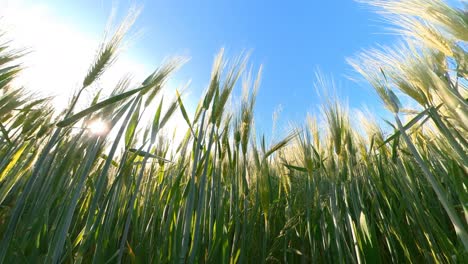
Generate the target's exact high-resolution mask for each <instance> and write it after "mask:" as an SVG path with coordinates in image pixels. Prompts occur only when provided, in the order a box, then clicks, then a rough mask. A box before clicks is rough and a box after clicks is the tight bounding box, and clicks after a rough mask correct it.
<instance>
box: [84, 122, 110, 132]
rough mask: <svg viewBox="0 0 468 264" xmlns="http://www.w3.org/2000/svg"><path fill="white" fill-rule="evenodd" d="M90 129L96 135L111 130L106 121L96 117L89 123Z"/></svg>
mask: <svg viewBox="0 0 468 264" xmlns="http://www.w3.org/2000/svg"><path fill="white" fill-rule="evenodd" d="M88 129H89V131H90V132H91V133H93V134H95V135H104V134H106V133H107V132H108V131H109V127H108V125H107V123H106V122H104V121H102V120H101V119H96V120H93V121H91V122H90V123H89V124H88Z"/></svg>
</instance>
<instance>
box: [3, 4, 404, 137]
mask: <svg viewBox="0 0 468 264" xmlns="http://www.w3.org/2000/svg"><path fill="white" fill-rule="evenodd" d="M132 4H137V5H142V6H143V11H142V13H141V15H140V17H139V19H138V20H137V23H136V25H135V28H136V29H141V30H143V35H141V36H140V37H138V38H137V39H136V40H135V41H132V44H131V45H130V47H129V49H128V51H126V53H125V55H124V56H123V57H122V60H121V64H120V65H117V66H116V67H117V68H118V70H117V71H116V73H115V74H114V75H112V76H111V78H112V79H117V74H123V73H124V72H126V71H129V72H133V73H134V74H135V75H136V76H137V77H140V76H141V77H143V76H145V75H146V74H147V73H149V72H150V71H151V70H152V69H154V68H155V67H156V66H158V65H160V63H161V61H162V60H163V58H165V57H168V56H170V55H184V56H188V57H190V58H191V60H190V61H189V62H188V63H187V64H186V65H185V66H184V67H183V68H182V69H181V70H180V71H179V72H177V73H176V75H175V79H176V81H174V82H173V83H174V84H175V85H178V84H180V83H184V82H185V81H188V80H191V81H192V82H191V85H190V87H189V88H188V91H189V95H188V96H187V97H186V98H185V100H186V101H187V104H188V105H190V106H191V107H194V105H195V103H196V102H197V101H198V99H199V97H200V96H201V94H202V92H203V90H204V89H205V88H206V86H207V84H208V81H209V78H210V71H211V64H212V61H213V58H214V56H215V54H216V53H217V52H218V51H219V50H220V48H222V47H224V48H226V51H227V55H228V57H233V56H236V55H238V54H240V52H241V51H243V50H251V51H252V56H251V59H250V63H252V64H253V65H254V66H255V67H257V68H258V66H259V65H260V64H263V66H264V71H263V76H262V84H261V86H260V90H259V93H258V98H257V106H256V109H255V111H256V126H257V130H258V131H259V132H265V133H267V134H269V133H270V130H271V123H272V122H271V120H272V114H273V112H274V111H275V110H276V109H277V108H278V107H279V106H281V108H282V112H281V114H280V122H279V124H280V126H283V127H284V126H285V125H286V124H287V122H289V121H292V122H297V123H300V122H302V121H303V120H304V119H305V117H306V113H307V112H310V113H317V112H318V109H319V105H320V103H321V102H322V101H323V100H321V99H320V98H319V96H318V95H317V93H316V90H315V88H314V83H315V82H316V76H315V73H316V72H317V70H318V69H319V70H320V71H321V72H322V73H323V74H324V75H325V76H327V77H330V78H333V79H334V80H335V82H336V84H337V85H336V93H337V94H338V95H339V96H340V97H341V98H343V100H345V101H347V102H348V103H349V105H350V107H351V108H360V109H362V108H363V107H367V108H369V109H370V110H371V111H372V112H374V113H375V114H376V115H377V116H379V115H384V110H383V107H381V103H380V101H379V99H378V98H377V96H376V95H375V93H374V92H373V90H372V89H371V88H370V87H368V86H367V85H365V84H364V83H356V82H355V81H352V80H350V79H349V78H348V77H347V76H357V74H356V73H354V72H353V70H352V68H351V67H350V66H349V65H347V63H346V58H347V57H352V56H353V55H354V54H356V53H357V52H359V51H361V50H362V49H366V48H370V47H375V46H376V45H377V44H383V45H391V44H392V43H394V42H396V37H395V36H394V35H391V34H389V30H388V25H386V24H384V23H383V22H382V19H381V18H380V17H379V16H378V15H376V14H374V13H373V12H372V11H371V10H370V8H369V7H368V6H365V5H362V4H359V3H357V2H355V1H353V0H327V1H306V0H303V1H295V0H293V1H263V0H262V1H249V0H238V1H222V0H218V1H215V0H210V1H207V0H200V1H189V0H185V1H181V0H172V1H169V0H153V1H150V0H146V1H144V0H140V1H128V0H120V1H104V0H81V1H60V0H35V1H28V0H19V1H11V0H0V6H1V8H0V10H3V11H0V16H3V17H7V18H6V19H3V20H4V22H5V21H6V22H7V24H9V25H10V27H11V25H13V26H12V28H15V27H21V28H22V30H23V31H24V32H23V31H21V30H15V32H13V33H14V34H13V37H14V38H16V39H20V40H21V39H22V40H23V42H24V43H26V44H27V45H29V46H31V47H32V48H33V49H37V50H38V53H40V50H41V49H44V50H45V49H49V51H48V53H47V52H43V54H42V55H41V56H42V57H41V59H37V61H36V62H35V64H37V65H38V66H37V67H36V70H37V71H42V72H40V73H36V75H37V76H42V77H41V78H44V75H46V76H47V75H48V76H51V75H50V74H52V73H53V72H54V71H55V72H56V74H55V75H54V76H62V84H60V85H57V84H55V85H56V86H54V85H53V84H51V83H50V82H52V81H51V80H53V78H49V80H47V82H46V81H44V80H42V81H43V84H42V85H41V87H42V88H41V89H42V90H47V89H48V90H53V91H54V92H56V93H57V94H58V92H57V91H58V90H57V89H59V90H60V93H64V91H65V90H67V89H68V88H63V86H64V83H65V86H68V87H70V89H68V90H72V89H74V88H76V84H77V83H79V82H80V81H81V80H82V76H83V74H82V75H78V76H68V75H67V74H69V73H67V72H65V71H64V72H63V73H62V74H60V69H62V70H63V69H67V68H68V69H73V67H78V66H77V65H81V64H83V65H84V66H80V67H81V68H80V70H76V71H75V72H80V73H81V72H83V73H84V72H85V71H86V69H87V66H88V65H89V63H90V62H91V61H92V58H93V53H94V52H95V50H96V47H97V43H99V40H100V39H101V36H102V32H103V30H104V28H105V25H106V22H107V19H108V16H109V14H110V11H111V8H112V6H117V7H118V14H119V15H120V16H122V15H124V14H125V12H126V10H127V9H128V8H129V7H130V6H131V5H132ZM2 12H3V13H2ZM8 16H9V17H10V19H8ZM12 16H16V17H17V19H16V22H14V21H15V19H13V18H11V17H12ZM11 21H13V22H11ZM0 22H1V20H0ZM15 23H16V24H15ZM18 24H24V25H22V26H21V25H19V26H18ZM29 31H34V32H32V33H31V32H29ZM21 32H22V33H21ZM28 32H29V33H28ZM15 34H17V35H18V36H16V37H15ZM34 34H36V35H35V37H28V35H34ZM23 42H21V41H19V43H23ZM28 42H29V44H28ZM31 42H37V43H36V44H37V45H36V44H35V43H31ZM41 47H42V48H41ZM47 47H49V48H47ZM85 49H86V50H85ZM65 50H66V52H65ZM73 61H76V63H74V62H73ZM46 62H47V63H49V64H47V65H53V66H44V65H45V64H43V63H46ZM51 62H53V64H52V63H51ZM57 64H58V65H57ZM50 67H52V68H53V69H50ZM32 68H34V67H32ZM31 71H32V69H31ZM57 71H58V73H57ZM32 75H34V74H32ZM32 75H31V76H32ZM38 78H39V77H38ZM108 78H109V77H108ZM69 79H75V80H74V82H73V83H70V82H69V81H70V80H69ZM40 83H41V82H40V81H37V83H36V84H40ZM47 87H48V88H47ZM50 87H55V88H50ZM41 89H40V90H41ZM239 94H240V89H237V90H236V91H235V97H234V98H236V96H239ZM237 98H238V97H237Z"/></svg>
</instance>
